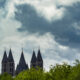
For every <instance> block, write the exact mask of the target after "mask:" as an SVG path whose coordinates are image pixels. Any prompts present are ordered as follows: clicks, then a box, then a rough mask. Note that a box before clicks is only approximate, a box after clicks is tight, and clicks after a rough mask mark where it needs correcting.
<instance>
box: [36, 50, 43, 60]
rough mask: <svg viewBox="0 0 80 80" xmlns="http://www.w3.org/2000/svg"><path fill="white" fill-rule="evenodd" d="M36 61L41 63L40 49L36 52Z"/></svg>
mask: <svg viewBox="0 0 80 80" xmlns="http://www.w3.org/2000/svg"><path fill="white" fill-rule="evenodd" d="M37 61H43V59H42V56H41V52H40V49H39V50H38V54H37Z"/></svg>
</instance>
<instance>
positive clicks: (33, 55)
mask: <svg viewBox="0 0 80 80" xmlns="http://www.w3.org/2000/svg"><path fill="white" fill-rule="evenodd" d="M30 67H31V68H32V67H34V68H36V55H35V51H33V54H32V58H31V64H30Z"/></svg>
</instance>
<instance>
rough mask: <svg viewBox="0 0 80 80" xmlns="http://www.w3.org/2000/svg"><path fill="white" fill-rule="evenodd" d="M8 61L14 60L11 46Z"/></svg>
mask: <svg viewBox="0 0 80 80" xmlns="http://www.w3.org/2000/svg"><path fill="white" fill-rule="evenodd" d="M8 61H9V62H14V59H13V55H12V50H11V48H10V51H9V56H8Z"/></svg>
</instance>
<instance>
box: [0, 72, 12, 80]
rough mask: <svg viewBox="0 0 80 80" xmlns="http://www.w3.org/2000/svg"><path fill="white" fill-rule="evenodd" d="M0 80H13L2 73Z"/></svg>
mask: <svg viewBox="0 0 80 80" xmlns="http://www.w3.org/2000/svg"><path fill="white" fill-rule="evenodd" d="M0 80H13V78H12V76H11V75H9V74H7V73H4V74H3V75H0Z"/></svg>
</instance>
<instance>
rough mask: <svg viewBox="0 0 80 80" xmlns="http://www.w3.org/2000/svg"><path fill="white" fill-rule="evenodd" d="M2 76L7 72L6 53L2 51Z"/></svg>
mask: <svg viewBox="0 0 80 80" xmlns="http://www.w3.org/2000/svg"><path fill="white" fill-rule="evenodd" d="M1 71H2V74H3V73H5V72H7V54H6V51H4V55H3V59H2V70H1Z"/></svg>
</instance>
